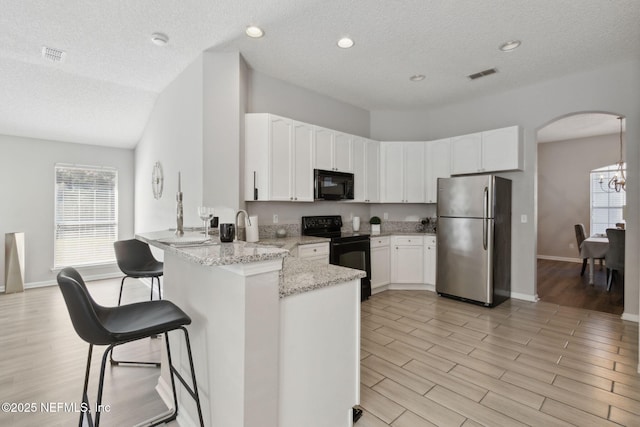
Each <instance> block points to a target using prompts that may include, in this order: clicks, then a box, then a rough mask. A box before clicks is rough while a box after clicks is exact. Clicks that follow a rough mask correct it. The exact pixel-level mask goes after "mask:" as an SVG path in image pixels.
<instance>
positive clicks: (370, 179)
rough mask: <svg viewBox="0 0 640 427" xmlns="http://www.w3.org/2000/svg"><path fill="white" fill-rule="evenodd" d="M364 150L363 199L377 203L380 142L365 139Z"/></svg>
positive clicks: (378, 194) (378, 199)
mask: <svg viewBox="0 0 640 427" xmlns="http://www.w3.org/2000/svg"><path fill="white" fill-rule="evenodd" d="M365 152H366V163H365V170H366V175H365V176H366V177H367V181H366V187H365V201H366V202H371V203H377V202H379V201H380V142H378V141H367V142H366V145H365Z"/></svg>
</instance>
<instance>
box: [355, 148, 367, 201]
mask: <svg viewBox="0 0 640 427" xmlns="http://www.w3.org/2000/svg"><path fill="white" fill-rule="evenodd" d="M365 145H366V142H365V140H364V139H362V138H354V140H353V143H352V145H351V148H352V156H351V157H352V160H353V180H354V189H353V195H354V199H353V201H354V202H365V201H366V186H367V180H368V179H369V177H368V173H367V170H366V163H365V160H366V158H365Z"/></svg>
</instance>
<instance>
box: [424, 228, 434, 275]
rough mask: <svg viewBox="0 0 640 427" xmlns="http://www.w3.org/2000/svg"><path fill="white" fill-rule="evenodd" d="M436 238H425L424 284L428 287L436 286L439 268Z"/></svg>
mask: <svg viewBox="0 0 640 427" xmlns="http://www.w3.org/2000/svg"><path fill="white" fill-rule="evenodd" d="M436 253H437V247H436V236H425V239H424V283H425V284H427V285H433V286H435V284H436V266H437V258H436Z"/></svg>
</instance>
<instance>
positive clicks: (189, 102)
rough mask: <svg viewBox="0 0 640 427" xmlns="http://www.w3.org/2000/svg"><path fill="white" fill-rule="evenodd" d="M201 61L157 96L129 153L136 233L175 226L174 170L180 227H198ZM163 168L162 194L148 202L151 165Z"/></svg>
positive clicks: (200, 200) (149, 198)
mask: <svg viewBox="0 0 640 427" xmlns="http://www.w3.org/2000/svg"><path fill="white" fill-rule="evenodd" d="M202 74H203V58H202V55H201V56H200V57H198V59H197V60H196V61H195V62H193V63H192V64H191V65H189V66H188V67H187V68H186V69H185V70H184V71H183V72H182V73H181V74H180V75H179V76H178V77H177V78H176V79H175V80H174V81H173V82H172V83H171V84H170V85H169V86H168V87H167V88H166V89H165V90H164V91H163V92H162V93H161V94H160V95H159V96H158V99H157V100H156V103H155V106H154V108H153V111H152V113H151V116H150V117H149V121H148V123H147V126H146V127H145V130H144V133H143V135H142V138H141V140H140V142H139V143H138V145H137V146H136V150H135V165H136V169H135V171H136V172H135V185H136V199H135V231H136V233H142V232H148V231H157V230H166V229H168V228H175V227H176V192H177V191H178V171H180V173H181V176H182V193H183V209H184V226H185V227H194V226H202V223H201V221H200V218H198V215H197V207H198V205H199V204H200V203H202V185H203V174H202V164H203V161H202V158H203V154H202V132H203V131H202V126H203V125H202V121H203V103H202V96H203V95H202V94H203V80H202ZM157 161H159V162H160V163H161V164H162V167H163V169H164V192H163V195H162V197H161V198H160V199H159V200H156V199H154V198H153V192H152V187H151V174H152V171H153V166H154V164H155V162H157Z"/></svg>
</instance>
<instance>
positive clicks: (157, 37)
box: [151, 33, 169, 46]
mask: <svg viewBox="0 0 640 427" xmlns="http://www.w3.org/2000/svg"><path fill="white" fill-rule="evenodd" d="M151 41H152V42H153V44H155V45H157V46H164V45H166V44H167V43H168V42H169V36H167V35H166V34H162V33H153V34H151Z"/></svg>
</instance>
